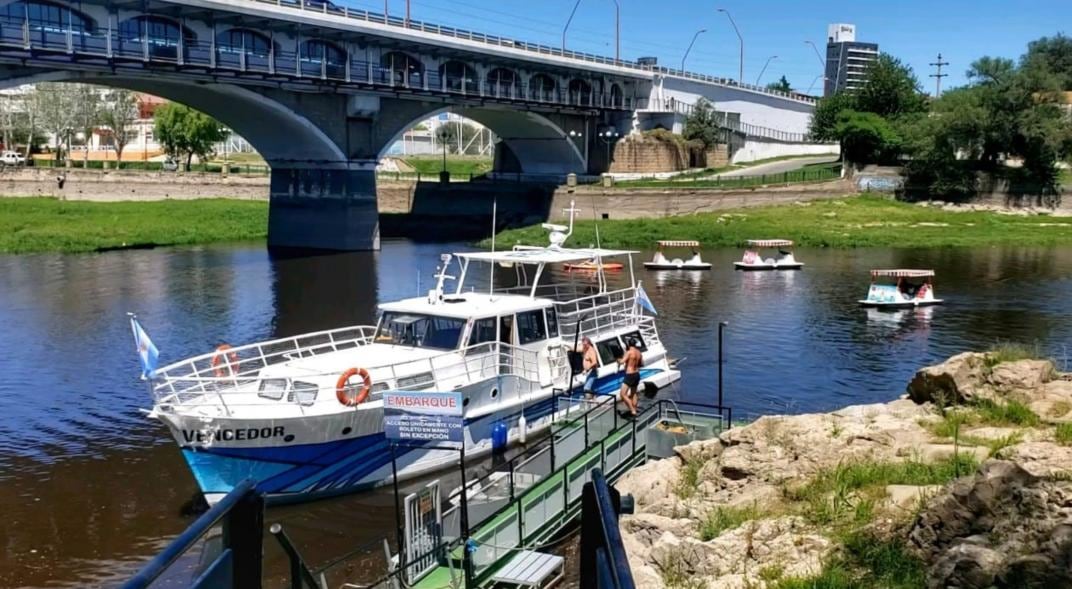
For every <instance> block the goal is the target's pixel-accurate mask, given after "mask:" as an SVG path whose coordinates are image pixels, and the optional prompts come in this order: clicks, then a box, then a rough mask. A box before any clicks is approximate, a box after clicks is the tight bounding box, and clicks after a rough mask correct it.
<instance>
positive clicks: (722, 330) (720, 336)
mask: <svg viewBox="0 0 1072 589" xmlns="http://www.w3.org/2000/svg"><path fill="white" fill-rule="evenodd" d="M728 325H729V323H727V322H725V321H719V322H718V408H719V410H721V409H722V342H723V337H724V334H725V332H726V327H727V326H728Z"/></svg>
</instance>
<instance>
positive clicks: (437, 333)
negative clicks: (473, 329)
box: [375, 312, 465, 350]
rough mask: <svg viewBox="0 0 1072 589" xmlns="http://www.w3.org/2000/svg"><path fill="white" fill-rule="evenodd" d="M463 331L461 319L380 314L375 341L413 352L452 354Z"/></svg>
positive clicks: (390, 313)
mask: <svg viewBox="0 0 1072 589" xmlns="http://www.w3.org/2000/svg"><path fill="white" fill-rule="evenodd" d="M463 327H465V320H464V319H455V318H453V317H435V316H432V315H414V314H410V313H397V312H389V313H384V314H383V320H381V321H380V327H379V329H378V330H377V331H376V340H375V341H376V342H377V343H386V344H395V345H399V346H412V347H415V348H429V349H433V350H453V349H455V348H457V347H458V340H460V339H461V335H462V328H463Z"/></svg>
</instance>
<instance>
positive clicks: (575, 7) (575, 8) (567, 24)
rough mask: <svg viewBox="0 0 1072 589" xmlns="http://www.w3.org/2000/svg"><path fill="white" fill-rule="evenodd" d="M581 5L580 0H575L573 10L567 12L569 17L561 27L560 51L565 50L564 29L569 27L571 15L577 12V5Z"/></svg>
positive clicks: (571, 19) (571, 20)
mask: <svg viewBox="0 0 1072 589" xmlns="http://www.w3.org/2000/svg"><path fill="white" fill-rule="evenodd" d="M580 5H581V0H577V2H576V3H574V5H573V10H572V11H571V12H570V13H569V18H567V19H566V26H564V27H562V53H565V52H566V30H567V29H569V25H570V23H571V22H573V15H575V14H577V7H578V6H580Z"/></svg>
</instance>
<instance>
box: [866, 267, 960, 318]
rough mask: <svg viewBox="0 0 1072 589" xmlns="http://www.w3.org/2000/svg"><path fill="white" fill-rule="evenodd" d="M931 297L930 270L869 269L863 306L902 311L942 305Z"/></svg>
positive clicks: (931, 278)
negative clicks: (869, 276) (902, 309)
mask: <svg viewBox="0 0 1072 589" xmlns="http://www.w3.org/2000/svg"><path fill="white" fill-rule="evenodd" d="M942 302H943V301H942V299H938V298H935V297H934V270H908V269H902V270H872V271H871V287H870V288H869V289H868V290H867V298H866V299H863V300H861V301H859V303H860V304H861V305H863V306H865V307H875V308H892V309H897V308H906V307H926V306H930V305H940V304H942Z"/></svg>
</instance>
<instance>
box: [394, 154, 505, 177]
mask: <svg viewBox="0 0 1072 589" xmlns="http://www.w3.org/2000/svg"><path fill="white" fill-rule="evenodd" d="M401 159H402V161H404V162H405V163H406V164H408V165H409V166H410V167H411V168H413V171H414V172H417V173H420V174H421V175H427V176H428V177H429V178H433V177H435V176H436V175H437V174H439V172H440V171H441V170H443V156H441V155H409V156H405V157H403V158H401ZM446 166H447V171H448V172H450V175H451V176H457V177H459V178H460V177H468V176H469V175H473V176H479V175H481V174H486V173H488V172H490V171H491V166H492V161H491V158H490V157H488V156H482V155H457V154H455V155H448V156H447V163H446Z"/></svg>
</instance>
